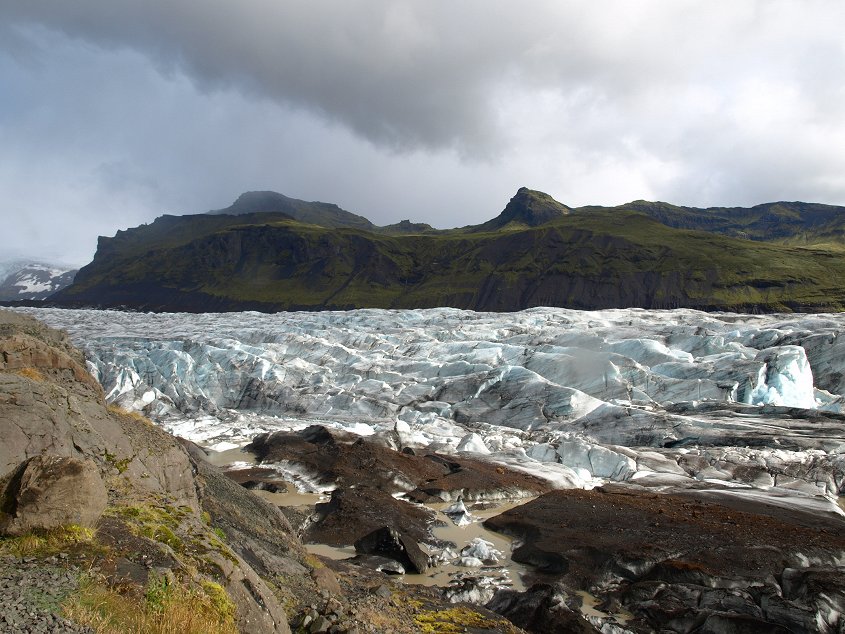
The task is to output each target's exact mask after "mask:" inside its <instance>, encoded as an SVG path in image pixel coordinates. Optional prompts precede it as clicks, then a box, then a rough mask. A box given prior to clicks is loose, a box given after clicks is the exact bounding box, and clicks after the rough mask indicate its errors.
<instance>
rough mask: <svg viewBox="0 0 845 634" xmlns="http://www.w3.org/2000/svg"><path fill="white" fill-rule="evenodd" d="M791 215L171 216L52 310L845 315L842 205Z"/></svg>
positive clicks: (518, 205)
mask: <svg viewBox="0 0 845 634" xmlns="http://www.w3.org/2000/svg"><path fill="white" fill-rule="evenodd" d="M262 196H263V194H262ZM262 196H258V198H259V199H260V200H259V202H261V200H263V197H262ZM247 202H248V201H247ZM308 204H309V205H310V204H311V203H308ZM315 204H316V203H315ZM321 204H322V203H321ZM789 205H790V204H786V203H783V204H779V205H775V206H769V207H767V208H766V209H758V208H752V209H751V210H745V211H747V212H748V213H747V214H745V215H742V214H740V213H739V211H737V210H721V211H720V210H690V209H689V208H671V206H667V205H664V204H662V203H639V202H638V203H631V205H629V206H623V207H621V208H613V209H606V208H581V209H570V208H568V207H566V206H565V205H562V204H561V203H559V202H557V201H555V200H554V199H553V198H551V197H550V196H548V195H547V194H543V193H541V192H536V191H532V190H529V189H526V188H522V189H520V190H519V192H517V194H516V196H514V197H513V199H512V200H511V201H510V202H509V203H508V205H507V206H506V208H505V209H504V211H503V212H502V213H501V214H500V215H499V216H498V217H496V218H494V219H493V220H491V221H489V222H487V223H484V224H482V225H478V226H475V227H465V228H463V229H456V230H451V231H443V232H438V231H429V230H427V229H426V228H425V227H424V226H421V225H411V224H410V223H409V224H408V226H407V227H405V228H404V229H403V230H401V231H400V230H396V231H394V228H384V229H379V228H374V227H372V226H364V225H362V224H361V223H359V222H357V221H356V222H352V221H351V220H350V219H349V218H348V217H347V216H344V215H343V214H345V213H347V212H343V214H340V215H338V214H339V211H338V213H335V211H337V210H334V211H332V210H329V211H332V213H329V214H328V216H326V217H325V218H326V219H325V220H320V218H321V216H319V215H313V214H312V215H308V214H305V215H303V214H302V213H299V212H298V211H297V210H293V211H292V212H291V213H287V212H286V211H282V210H281V209H279V210H264V211H254V210H255V209H257V208H261V205H257V204H256V205H246V203H244V206H243V209H241V211H243V212H244V213H243V215H195V216H181V217H176V216H162V217H161V218H159V219H157V220H156V221H155V222H153V223H152V224H150V225H144V226H142V227H138V228H135V229H130V230H128V231H122V232H118V234H117V235H116V236H115V237H114V238H101V239H100V243H99V246H98V249H97V254H96V256H95V258H94V260H93V262H91V263H90V264H89V265H87V266H85V267H83V268H82V269H81V270H80V271H79V273H78V274H77V276H76V279H75V281H74V284H73V285H72V286H70V287H69V288H66V289H64V290H63V291H60V292H59V293H57V294H56V295H54V296H53V297H52V298H51V301H53V302H56V303H58V304H60V305H71V306H74V305H75V306H79V305H89V306H101V307H120V306H125V307H129V308H136V309H144V310H175V311H195V312H203V311H228V310H262V311H278V310H323V309H349V308H429V307H436V306H452V307H455V308H465V309H473V310H485V311H487V310H490V311H514V310H521V309H524V308H530V307H533V306H562V307H567V308H579V309H600V308H625V307H641V308H676V307H687V308H698V309H703V310H734V311H791V310H802V311H818V310H842V309H845V284H843V283H842V280H843V279H845V261H843V259H842V257H841V245H840V242H841V240H842V235H845V230H843V229H842V228H843V227H845V209H842V208H838V207H825V206H818V205H816V206H812V205H806V206H804V207H796V206H795V204H791V205H793V206H792V207H790V206H789ZM274 209H275V208H274ZM285 209H288V208H287V207H285ZM321 209H322V208H321ZM288 211H291V210H290V209H288ZM324 211H325V210H324ZM341 211H342V210H341ZM294 212H296V213H299V215H298V216H295V215H292V214H293V213H294ZM315 213H316V212H315ZM327 213H328V212H327ZM295 218H300V219H295ZM338 218H339V219H340V220H338ZM354 218H359V217H358V216H354ZM354 218H353V220H354ZM731 218H738V219H737V220H735V221H734V222H733V224H731V221H730V219H731ZM778 218H780V219H781V220H780V221H778V220H777V219H778ZM302 219H305V220H306V221H307V222H310V223H312V224H305V223H304V221H303V220H302ZM320 223H322V224H320ZM743 223H747V224H743ZM406 230H407V231H406ZM767 232H769V233H770V234H771V236H772V237H773V238H777V241H772V240H769V241H766V240H764V237H765V236H766V235H767ZM837 236H838V237H837ZM837 240H839V242H836V241H837ZM837 245H838V246H837Z"/></svg>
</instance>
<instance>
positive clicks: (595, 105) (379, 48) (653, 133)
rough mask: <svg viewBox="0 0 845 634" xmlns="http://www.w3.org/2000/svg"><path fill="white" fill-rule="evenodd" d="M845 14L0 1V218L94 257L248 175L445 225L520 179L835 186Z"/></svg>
mask: <svg viewBox="0 0 845 634" xmlns="http://www.w3.org/2000/svg"><path fill="white" fill-rule="evenodd" d="M842 24H845V5H843V4H842V3H840V2H836V1H822V0H810V1H802V2H797V1H792V2H790V1H780V0H759V1H757V2H754V1H749V2H743V3H729V2H720V1H716V2H714V1H712V0H696V1H693V0H678V1H676V2H672V3H666V2H661V1H657V0H645V1H641V2H629V1H623V0H618V1H615V2H606V3H601V4H596V3H594V2H586V1H581V2H558V1H557V0H546V1H537V2H532V3H528V4H526V3H514V2H505V1H502V0H473V1H464V2H461V3H453V2H445V1H433V2H411V1H406V0H378V1H376V0H364V1H361V2H355V3H349V2H339V1H338V2H327V1H320V0H307V1H305V0H302V1H287V2H277V1H275V0H242V1H240V2H231V1H230V0H181V1H179V2H172V1H165V0H147V1H145V2H138V1H131V0H114V1H113V2H108V3H102V2H95V1H94V0H75V1H74V2H66V1H65V0H42V1H32V2H18V1H17V0H0V25H1V26H0V82H2V84H3V85H5V86H7V87H9V91H8V97H7V96H5V95H4V99H3V100H2V102H0V141H2V146H0V187H2V190H3V191H4V192H7V194H8V195H7V196H6V198H7V199H11V200H12V201H13V203H10V204H9V205H8V206H7V207H6V210H7V212H6V213H4V216H6V215H8V216H10V217H14V219H13V220H11V221H8V225H9V227H12V228H14V230H15V231H19V234H18V235H20V236H21V239H20V240H19V242H20V243H21V244H32V245H34V246H35V247H36V248H38V249H40V250H42V251H50V252H51V253H52V252H60V251H62V250H64V252H66V253H70V252H71V251H72V252H73V253H74V255H73V256H72V257H73V258H76V259H82V260H84V259H86V256H85V254H86V253H90V252H91V250H92V248H93V237H92V236H93V235H95V234H96V233H103V234H106V233H111V232H113V231H114V230H115V229H117V228H120V227H125V226H130V225H133V224H137V223H138V222H142V221H145V220H149V219H151V218H152V217H154V216H155V215H157V214H159V213H161V212H164V211H196V210H202V209H207V208H212V207H219V206H222V205H224V204H226V203H227V202H228V201H229V200H231V199H233V198H234V197H235V196H236V195H237V194H238V193H239V192H240V191H242V190H244V189H249V188H272V189H277V190H281V191H284V192H285V193H287V194H289V195H293V196H299V197H303V198H309V199H323V200H330V201H333V202H338V203H339V204H341V205H342V206H344V207H346V208H349V209H351V210H354V211H357V212H360V213H364V214H366V215H368V216H370V217H371V218H372V219H373V220H374V221H376V222H393V221H395V220H398V219H400V218H403V217H409V216H410V217H412V218H415V219H419V220H426V221H429V222H432V223H433V224H438V225H440V226H450V225H456V224H466V223H469V222H477V221H481V220H484V219H486V218H488V217H490V216H492V215H493V214H495V213H497V212H498V210H499V209H500V208H501V207H502V206H503V205H504V203H505V202H506V200H507V198H508V197H509V196H510V195H511V194H512V192H513V191H514V190H515V189H516V187H518V186H520V185H523V184H524V185H529V186H532V187H536V188H538V189H544V190H546V191H549V192H550V193H552V194H553V195H555V196H556V197H557V198H559V199H561V200H563V201H564V202H566V203H568V204H575V205H577V204H588V203H604V204H611V203H620V202H624V201H626V200H630V199H633V198H660V199H664V200H670V201H672V202H678V203H682V204H697V205H708V204H754V203H758V202H763V201H766V200H773V199H783V198H787V199H810V200H817V201H822V202H833V203H843V202H845V177H844V176H843V174H845V155H843V154H842V152H841V150H840V148H841V147H845V115H844V114H843V111H842V109H841V107H840V104H841V103H842V99H843V97H845V44H843V39H842V37H841V33H840V30H841V25H842ZM48 217H49V218H51V219H52V220H51V222H49V223H44V222H42V219H43V218H48ZM59 227H62V228H63V230H62V231H61V232H59V230H58V228H59ZM9 231H12V229H11V228H10V229H9ZM67 236H74V243H75V244H76V246H75V247H74V248H73V249H69V248H68V245H67V242H68V241H67Z"/></svg>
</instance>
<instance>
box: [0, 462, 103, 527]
mask: <svg viewBox="0 0 845 634" xmlns="http://www.w3.org/2000/svg"><path fill="white" fill-rule="evenodd" d="M2 500H3V504H2V507H0V533H4V534H6V535H23V534H25V533H29V532H33V531H47V530H50V529H53V528H58V527H60V526H67V525H70V524H74V525H78V526H84V527H89V528H90V527H93V526H94V525H95V524H96V522H97V520H98V519H99V518H100V516H101V515H102V514H103V511H104V510H105V508H106V504H107V503H108V493H107V491H106V487H105V484H103V479H102V478H101V477H100V470H99V469H98V468H97V465H96V464H94V462H93V461H92V460H79V459H77V458H68V457H61V456H53V455H42V456H35V457H34V458H30V459H29V460H27V461H26V462H24V463H23V464H21V465H20V467H19V468H18V469H16V470H15V472H14V473H13V474H12V477H11V478H9V479H8V482H7V483H6V487H5V490H4V491H3V495H2Z"/></svg>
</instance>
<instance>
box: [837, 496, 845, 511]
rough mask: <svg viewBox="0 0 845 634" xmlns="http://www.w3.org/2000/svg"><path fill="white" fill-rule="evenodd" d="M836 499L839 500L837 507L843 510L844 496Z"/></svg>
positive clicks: (844, 509)
mask: <svg viewBox="0 0 845 634" xmlns="http://www.w3.org/2000/svg"><path fill="white" fill-rule="evenodd" d="M837 501H838V502H839V508H841V509H842V510H843V511H845V497H840V498H838V500H837Z"/></svg>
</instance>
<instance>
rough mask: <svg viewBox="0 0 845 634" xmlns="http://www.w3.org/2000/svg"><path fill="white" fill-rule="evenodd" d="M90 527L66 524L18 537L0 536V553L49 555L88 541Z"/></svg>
mask: <svg viewBox="0 0 845 634" xmlns="http://www.w3.org/2000/svg"><path fill="white" fill-rule="evenodd" d="M93 535H94V532H93V531H92V530H91V529H90V528H85V527H84V526H78V525H76V524H68V525H67V526H61V527H59V528H54V529H52V530H49V531H37V532H32V533H27V534H26V535H21V536H19V537H0V554H12V555H15V556H17V557H29V556H45V557H46V556H49V555H53V554H55V553H58V552H60V551H62V550H64V549H67V548H69V547H71V546H74V545H76V544H80V543H85V542H90V541H91V539H92V538H93Z"/></svg>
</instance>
